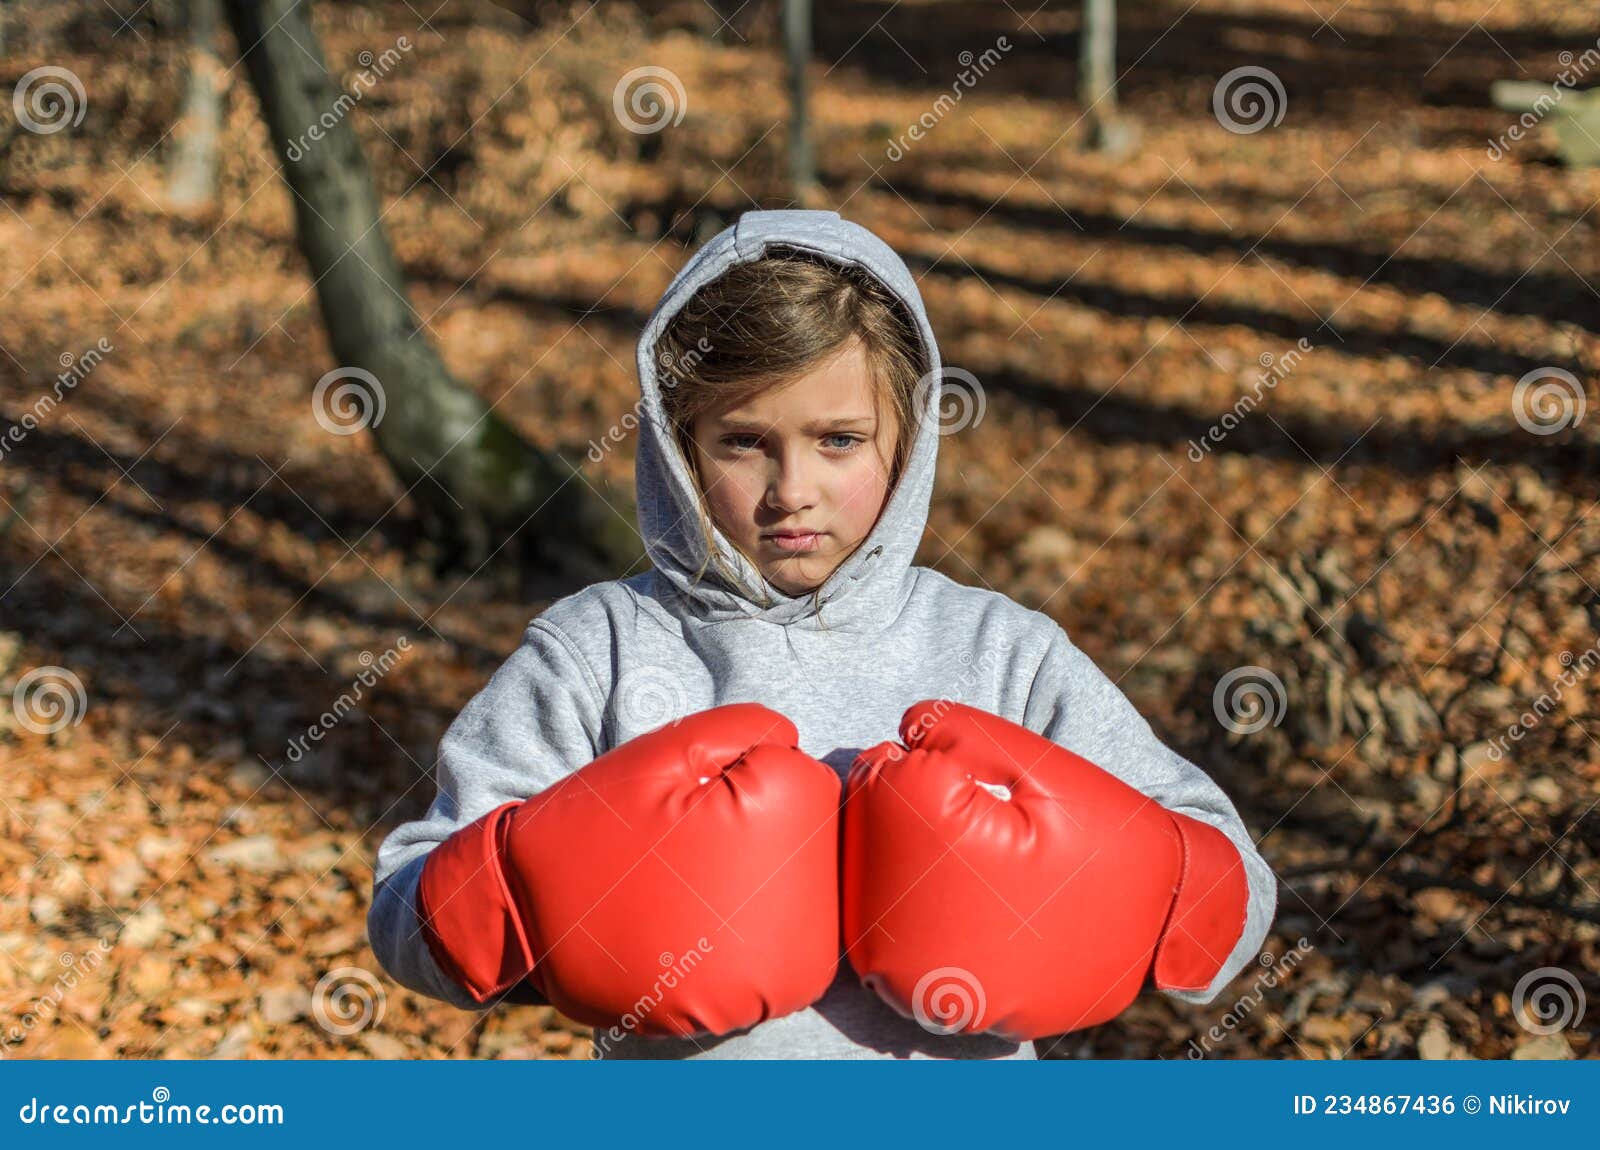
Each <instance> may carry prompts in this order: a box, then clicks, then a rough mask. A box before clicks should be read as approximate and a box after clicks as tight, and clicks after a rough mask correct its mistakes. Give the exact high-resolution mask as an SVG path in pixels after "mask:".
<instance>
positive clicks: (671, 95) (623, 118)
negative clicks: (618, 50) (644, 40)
mask: <svg viewBox="0 0 1600 1150" xmlns="http://www.w3.org/2000/svg"><path fill="white" fill-rule="evenodd" d="M611 110H612V111H613V112H615V113H616V117H617V120H618V121H619V122H620V123H621V124H622V126H623V127H624V128H626V129H628V131H630V132H635V133H637V134H639V135H641V136H651V135H654V134H655V133H657V132H659V131H661V130H662V129H663V128H667V127H676V126H677V125H679V124H681V123H683V117H684V116H685V115H687V114H688V111H689V95H688V93H687V92H685V91H684V90H683V81H682V80H680V79H678V77H677V75H676V74H675V73H673V72H671V71H668V70H667V69H666V68H656V67H644V68H635V69H634V70H633V71H631V72H628V73H626V74H624V75H623V77H622V79H620V80H618V81H617V86H616V87H615V88H614V89H612V91H611Z"/></svg>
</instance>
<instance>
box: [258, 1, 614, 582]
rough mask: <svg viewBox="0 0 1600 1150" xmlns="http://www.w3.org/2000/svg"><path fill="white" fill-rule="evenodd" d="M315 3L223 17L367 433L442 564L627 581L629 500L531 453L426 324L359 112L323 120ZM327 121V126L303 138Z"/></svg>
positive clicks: (330, 93) (557, 460)
mask: <svg viewBox="0 0 1600 1150" xmlns="http://www.w3.org/2000/svg"><path fill="white" fill-rule="evenodd" d="M310 7H311V5H310V3H309V2H307V0H227V5H226V11H227V14H228V20H229V22H230V24H231V25H232V27H233V32H234V35H235V36H236V37H237V38H238V41H239V47H240V50H241V51H242V52H243V53H244V57H243V58H244V62H245V65H246V67H247V69H248V71H249V75H250V82H251V84H252V86H253V87H254V88H255V91H256V95H257V97H258V99H259V100H260V103H261V111H262V115H263V116H264V117H265V119H266V122H267V127H268V129H269V132H270V134H271V136H272V141H273V146H274V148H275V150H276V152H277V154H278V158H279V160H280V161H281V162H282V165H283V169H282V170H283V177H284V180H285V182H286V183H287V184H288V186H289V190H290V192H291V193H292V194H293V196H294V212H295V223H296V231H297V234H298V237H299V243H300V249H301V251H302V252H303V253H304V255H305V257H306V261H307V263H308V264H309V265H310V271H311V275H312V278H313V279H314V281H315V283H316V289H317V300H318V303H319V305H320V307H321V311H322V319H323V324H324V326H325V327H326V329H327V332H328V338H329V341H330V342H331V343H332V345H333V350H334V355H335V356H336V357H337V359H338V363H339V364H340V365H341V370H342V372H344V373H346V374H347V382H348V383H349V384H350V385H352V386H360V387H361V388H362V389H363V391H365V392H366V393H367V399H368V400H369V403H370V404H371V406H369V408H368V410H369V411H371V410H373V409H374V408H375V407H377V406H378V405H380V404H381V407H382V410H383V413H384V414H383V417H382V418H381V419H376V420H371V421H370V422H369V430H370V431H371V432H372V434H373V437H374V439H375V440H376V442H377V445H378V449H379V451H380V452H381V453H382V455H383V457H384V459H385V460H386V461H387V462H388V464H389V467H390V468H391V469H392V470H393V472H394V474H395V476H396V478H397V479H398V480H399V482H400V483H401V485H402V486H403V487H404V488H405V489H406V490H407V492H408V493H409V494H410V496H411V498H412V499H413V500H414V501H415V504H416V507H417V508H418V512H419V515H420V518H421V521H422V524H423V530H424V532H425V534H426V536H427V537H428V538H429V539H430V540H431V541H433V542H434V543H435V544H436V545H437V548H438V554H437V557H436V565H437V566H438V567H439V568H441V569H444V568H447V567H452V568H470V569H476V568H477V567H478V566H479V565H481V564H483V563H485V562H486V561H488V560H489V559H490V558H492V557H497V556H501V557H503V556H508V555H509V556H510V557H511V558H512V559H514V560H515V561H516V562H517V564H518V565H519V566H521V567H522V569H523V570H524V571H527V570H529V569H530V568H531V566H532V565H533V564H536V563H537V564H544V565H548V566H549V567H551V568H554V569H556V570H560V571H562V572H564V573H566V574H570V575H573V576H577V577H580V578H599V577H606V576H607V575H609V574H614V573H615V572H616V570H617V569H619V568H621V567H623V566H625V565H626V564H628V563H631V562H632V561H634V560H636V559H637V558H638V556H639V554H640V552H641V547H640V543H639V538H638V533H637V530H636V529H635V528H634V526H633V522H632V520H633V512H632V510H631V501H629V500H627V499H625V498H623V496H622V494H621V493H620V492H616V491H609V492H608V491H606V490H604V489H603V488H602V487H601V484H600V480H599V478H598V477H596V476H584V475H582V474H580V473H579V471H578V468H577V466H576V465H575V464H573V463H571V462H569V461H568V460H566V459H564V458H562V457H561V456H559V455H556V454H552V453H547V452H541V451H538V450H536V449H534V448H533V447H531V446H530V445H529V444H528V443H527V442H526V441H524V440H523V439H522V438H521V437H520V436H519V435H518V434H517V433H516V431H515V429H513V428H512V427H511V425H510V424H508V423H507V422H506V421H505V420H503V419H501V418H500V417H499V416H498V415H497V414H496V413H495V412H494V411H493V410H492V409H491V408H490V407H489V406H488V404H486V403H485V402H484V401H483V400H482V399H480V398H479V397H478V396H477V395H475V394H473V392H472V391H470V390H469V389H467V388H465V387H463V386H461V385H460V384H458V383H457V382H456V381H455V380H454V379H452V378H451V376H450V374H449V372H448V371H447V370H446V369H445V366H444V364H443V362H442V361H441V360H440V358H439V355H438V353H437V351H436V350H435V349H434V347H433V345H432V344H431V343H430V342H429V341H428V339H427V338H426V335H425V333H424V332H422V331H421V329H420V325H419V323H418V321H417V317H416V313H415V312H414V311H413V310H412V307H411V304H410V301H409V299H408V297H407V293H406V287H405V282H404V280H403V279H402V278H401V275H400V272H399V269H398V267H397V265H396V262H395V258H394V253H393V251H392V250H391V248H390V246H389V241H388V237H387V235H386V234H385V232H384V229H383V227H382V225H381V221H380V216H379V213H378V203H377V197H376V195H375V194H374V192H373V187H372V180H371V177H370V175H369V173H368V171H367V165H366V160H365V158H364V157H363V155H362V154H361V150H360V146H359V144H358V142H357V140H356V136H355V132H354V131H353V130H352V128H351V126H350V123H349V120H348V118H347V117H334V116H328V115H325V113H328V112H330V111H331V110H332V109H334V108H335V107H336V101H337V99H338V97H339V95H340V93H339V92H338V90H337V89H336V88H335V86H334V84H333V82H332V81H331V80H330V79H329V77H328V73H327V68H326V67H325V65H324V63H323V55H322V48H321V45H320V43H319V42H318V39H317V36H316V33H315V31H314V30H313V28H312V24H311V14H310V11H309V9H310ZM314 123H320V124H322V125H323V126H324V128H325V131H323V132H322V134H321V137H320V138H319V139H317V140H315V141H314V142H311V143H309V144H305V143H304V136H305V133H306V132H307V129H308V128H309V127H310V126H311V125H312V124H314ZM330 123H331V126H328V125H330ZM363 375H365V377H366V378H363ZM369 381H371V382H369ZM374 383H375V386H374ZM374 392H376V394H373V393H374Z"/></svg>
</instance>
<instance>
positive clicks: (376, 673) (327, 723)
mask: <svg viewBox="0 0 1600 1150" xmlns="http://www.w3.org/2000/svg"><path fill="white" fill-rule="evenodd" d="M395 647H398V648H399V649H400V653H399V654H397V653H396V652H395ZM409 650H411V640H410V639H408V638H406V637H405V636H404V635H402V636H400V638H399V639H397V640H395V645H394V647H389V648H387V649H386V650H385V651H384V652H383V654H382V655H379V656H377V657H374V656H373V654H372V652H371V651H363V652H361V654H360V655H358V656H356V661H357V662H359V663H360V664H361V666H362V667H363V668H365V669H363V670H362V671H360V672H359V673H358V674H357V675H356V677H355V679H354V680H353V681H352V682H351V684H350V690H348V691H345V692H343V693H342V694H340V696H339V697H338V698H337V699H335V700H334V701H333V706H332V707H330V708H329V709H328V710H326V711H324V712H322V714H321V715H319V716H318V717H317V721H316V722H315V723H313V724H312V725H311V726H310V727H308V728H307V729H306V733H305V734H303V735H296V736H295V737H294V738H292V739H290V740H289V749H288V751H287V752H285V756H284V757H285V758H287V759H288V760H289V761H290V762H291V763H298V762H299V761H300V760H301V759H303V758H304V757H305V753H306V751H307V749H308V747H307V741H308V740H309V741H310V742H312V743H320V742H321V741H322V737H323V736H324V735H326V734H327V733H328V732H329V731H331V730H333V728H334V727H335V726H337V725H338V723H339V722H340V720H342V719H343V718H344V717H345V716H346V715H347V714H349V713H350V712H351V711H353V710H354V709H355V707H356V704H357V703H359V702H361V700H362V698H363V697H364V696H365V694H366V690H367V688H370V687H374V686H376V685H377V684H378V681H379V680H381V679H382V678H383V677H384V676H385V675H387V674H388V673H389V672H390V671H391V670H393V669H394V666H395V664H396V663H398V662H400V658H401V655H403V654H404V653H405V652H407V651H409ZM373 667H376V668H377V669H376V670H372V669H371V668H373ZM352 692H353V693H354V697H353V698H352V697H351V695H352Z"/></svg>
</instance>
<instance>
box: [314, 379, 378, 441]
mask: <svg viewBox="0 0 1600 1150" xmlns="http://www.w3.org/2000/svg"><path fill="white" fill-rule="evenodd" d="M388 406H389V405H388V400H387V398H386V397H385V396H384V394H383V384H381V383H379V382H378V377H377V376H375V375H373V374H372V373H371V372H370V371H367V370H366V369H365V368H360V367H336V368H334V369H333V370H332V371H330V372H328V374H326V375H324V376H323V377H322V378H321V379H319V380H317V385H316V387H314V388H312V389H311V413H312V414H313V415H314V416H316V418H317V422H318V423H319V424H321V425H322V429H323V430H324V431H328V432H331V433H332V434H334V435H354V434H355V433H356V432H358V431H360V430H362V429H363V428H367V427H377V426H378V424H379V423H381V422H382V421H383V413H384V412H385V411H387V410H388Z"/></svg>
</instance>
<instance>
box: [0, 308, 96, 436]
mask: <svg viewBox="0 0 1600 1150" xmlns="http://www.w3.org/2000/svg"><path fill="white" fill-rule="evenodd" d="M114 350H115V345H114V344H112V342H111V341H110V340H108V339H106V338H105V337H104V336H101V337H100V339H98V340H96V341H95V343H94V345H93V346H92V347H89V348H87V349H85V350H84V352H83V354H81V355H76V356H75V355H73V354H72V353H71V352H70V351H64V352H62V353H61V356H60V358H59V359H58V360H57V362H58V363H60V364H61V366H62V367H63V368H64V369H65V370H63V371H61V372H60V373H58V374H57V375H56V378H55V382H54V385H53V386H52V387H51V389H50V391H49V392H47V393H46V394H44V395H41V396H40V397H39V398H38V399H36V400H34V402H33V406H32V407H30V408H29V409H28V410H27V411H24V412H23V413H22V415H21V417H20V418H19V419H18V420H17V421H16V422H15V423H13V424H12V425H11V426H10V427H8V428H6V430H5V434H4V435H3V436H0V458H4V457H5V456H6V455H7V454H8V453H9V452H10V451H11V450H12V449H13V448H14V447H16V445H17V444H19V443H21V442H22V441H23V440H24V439H26V438H28V433H29V432H30V431H32V430H34V429H35V428H36V427H38V426H39V425H40V424H41V423H43V422H44V420H45V418H46V417H47V416H49V415H50V413H51V412H53V411H54V410H55V409H56V408H57V407H59V406H60V405H61V400H62V397H63V394H64V393H65V392H67V391H70V390H72V389H73V388H75V387H77V386H78V384H80V383H82V382H83V381H84V380H85V379H87V378H88V377H89V373H90V372H91V371H93V370H94V369H95V368H97V367H99V366H100V362H101V361H102V360H103V359H105V357H106V356H108V355H110V354H111V353H112V351H114Z"/></svg>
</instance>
